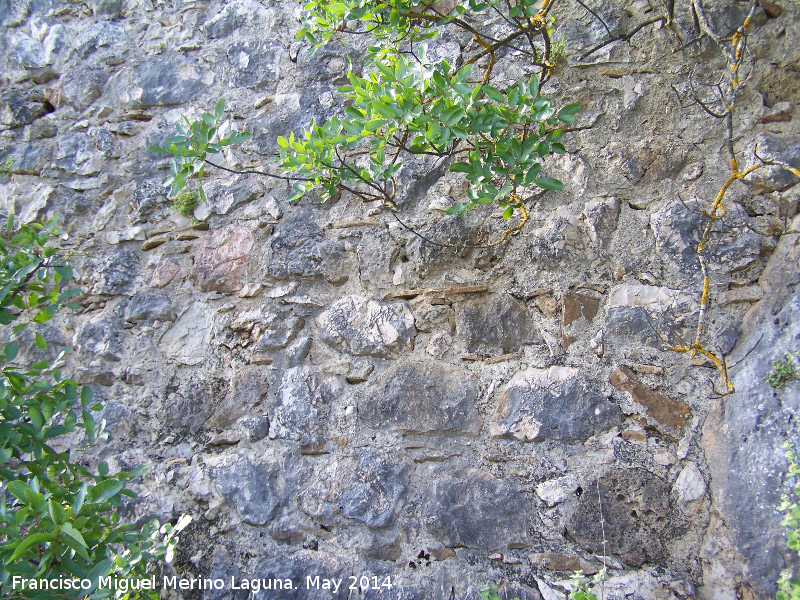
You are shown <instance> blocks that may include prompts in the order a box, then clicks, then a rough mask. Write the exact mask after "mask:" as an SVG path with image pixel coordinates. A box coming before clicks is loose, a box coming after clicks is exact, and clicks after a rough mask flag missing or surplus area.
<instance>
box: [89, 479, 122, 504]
mask: <svg viewBox="0 0 800 600" xmlns="http://www.w3.org/2000/svg"><path fill="white" fill-rule="evenodd" d="M124 486H125V484H124V483H123V482H121V481H115V480H113V479H108V480H106V481H101V482H100V483H98V484H97V485H96V486H94V487H93V488H92V489H91V496H92V502H95V503H99V502H103V501H105V500H108V499H109V498H111V497H112V496H116V495H117V494H119V492H120V490H121V489H122V488H123V487H124Z"/></svg>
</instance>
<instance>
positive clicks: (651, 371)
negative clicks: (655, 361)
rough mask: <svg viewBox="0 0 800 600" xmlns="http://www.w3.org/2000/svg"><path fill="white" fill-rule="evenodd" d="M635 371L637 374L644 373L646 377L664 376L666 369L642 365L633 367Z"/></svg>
mask: <svg viewBox="0 0 800 600" xmlns="http://www.w3.org/2000/svg"><path fill="white" fill-rule="evenodd" d="M633 370H634V371H636V372H637V373H642V374H644V375H663V374H664V367H659V366H658V365H642V364H635V365H633Z"/></svg>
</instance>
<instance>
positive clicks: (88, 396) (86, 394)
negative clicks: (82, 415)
mask: <svg viewBox="0 0 800 600" xmlns="http://www.w3.org/2000/svg"><path fill="white" fill-rule="evenodd" d="M93 397H94V392H92V388H90V387H89V386H88V385H85V386H83V387H82V388H81V406H83V407H87V406H89V404H91V402H92V398H93Z"/></svg>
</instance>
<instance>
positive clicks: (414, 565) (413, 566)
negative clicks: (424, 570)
mask: <svg viewBox="0 0 800 600" xmlns="http://www.w3.org/2000/svg"><path fill="white" fill-rule="evenodd" d="M408 566H409V567H411V568H412V569H416V568H417V563H415V562H414V561H413V560H412V561H409V563H408Z"/></svg>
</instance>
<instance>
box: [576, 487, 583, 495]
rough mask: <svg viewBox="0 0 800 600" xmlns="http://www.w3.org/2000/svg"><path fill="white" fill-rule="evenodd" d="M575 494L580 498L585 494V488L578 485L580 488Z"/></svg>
mask: <svg viewBox="0 0 800 600" xmlns="http://www.w3.org/2000/svg"><path fill="white" fill-rule="evenodd" d="M575 495H576V496H577V497H578V498H580V497H581V496H582V495H583V488H582V487H581V486H578V489H576V490H575Z"/></svg>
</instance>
